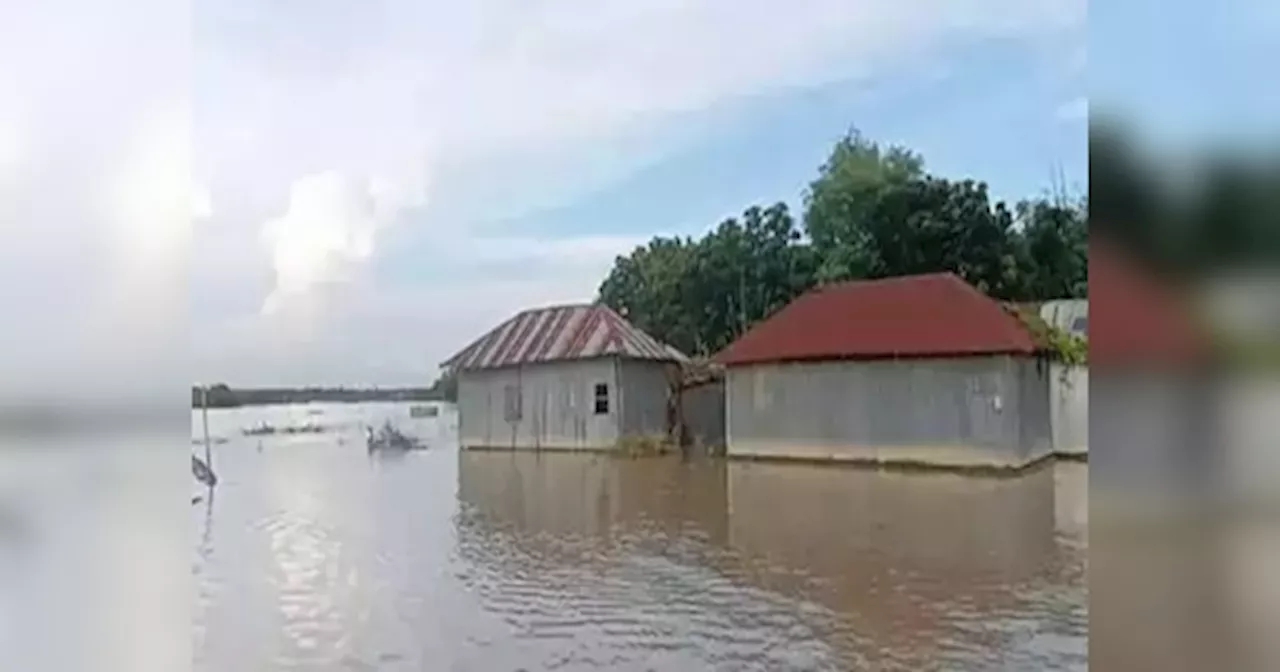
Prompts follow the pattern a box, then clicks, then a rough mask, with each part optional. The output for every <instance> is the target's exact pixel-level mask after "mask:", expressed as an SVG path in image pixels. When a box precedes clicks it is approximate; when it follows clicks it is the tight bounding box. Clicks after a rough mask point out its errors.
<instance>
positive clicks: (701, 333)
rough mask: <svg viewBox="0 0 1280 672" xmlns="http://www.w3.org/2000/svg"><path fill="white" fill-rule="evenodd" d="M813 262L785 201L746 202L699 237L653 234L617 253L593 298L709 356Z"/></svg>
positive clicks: (785, 296) (798, 285)
mask: <svg viewBox="0 0 1280 672" xmlns="http://www.w3.org/2000/svg"><path fill="white" fill-rule="evenodd" d="M814 265H815V264H814V261H813V256H812V254H811V252H810V250H809V248H808V246H807V245H805V244H803V243H802V242H801V234H800V230H799V228H798V226H797V223H796V221H795V218H793V217H792V216H791V213H790V212H789V210H788V209H787V206H786V204H784V203H776V204H774V205H772V206H769V207H767V208H760V207H751V208H748V209H747V210H746V211H744V212H743V214H742V216H741V217H740V218H729V219H727V220H725V221H723V222H721V223H720V225H719V226H718V227H717V228H716V229H715V230H714V231H712V232H711V233H709V234H707V235H706V236H704V237H703V238H702V239H700V240H697V241H694V240H691V239H688V238H684V239H671V238H655V239H654V240H652V241H651V242H650V243H649V245H647V246H644V247H638V248H636V249H635V250H634V251H633V252H632V253H631V254H630V255H629V256H626V257H619V258H618V259H617V261H616V262H615V264H614V267H613V269H612V270H611V271H610V273H609V275H608V277H606V278H605V280H604V282H603V283H601V285H600V291H599V300H600V301H602V302H604V303H605V304H606V305H609V306H611V307H612V308H614V309H615V310H617V311H618V312H619V313H620V314H622V315H623V316H625V317H627V318H628V319H630V320H631V321H632V322H633V323H634V324H635V325H636V326H637V327H640V328H641V329H644V330H645V331H647V332H649V333H650V334H653V335H654V336H656V337H658V338H660V339H662V340H664V341H666V342H667V343H670V344H671V345H673V346H675V347H677V348H679V349H680V350H682V351H684V352H687V353H691V354H709V353H712V352H715V351H716V350H718V349H720V348H722V347H724V346H725V345H727V344H728V343H729V342H730V341H732V340H733V339H734V338H736V337H737V336H739V335H740V334H741V333H742V332H743V331H744V330H745V329H746V328H748V327H750V326H751V325H752V324H754V323H755V322H757V321H759V320H760V319H761V318H763V317H765V316H767V315H768V314H770V313H771V312H773V311H775V310H777V309H778V308H780V307H782V306H783V305H785V304H786V303H787V302H789V301H790V300H791V299H793V298H794V297H795V296H796V295H797V294H798V293H799V292H802V291H804V290H805V289H807V288H808V287H809V286H810V285H811V284H812V278H813V268H814Z"/></svg>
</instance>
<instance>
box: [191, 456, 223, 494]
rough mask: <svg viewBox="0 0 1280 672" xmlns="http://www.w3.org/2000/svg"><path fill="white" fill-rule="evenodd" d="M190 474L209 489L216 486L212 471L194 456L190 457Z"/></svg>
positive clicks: (216, 479) (216, 480)
mask: <svg viewBox="0 0 1280 672" xmlns="http://www.w3.org/2000/svg"><path fill="white" fill-rule="evenodd" d="M191 473H192V475H194V476H195V477H196V480H197V481H200V482H201V483H203V484H205V485H207V486H209V487H210V488H212V487H213V486H215V485H217V484H218V477H217V476H216V475H215V474H214V473H213V470H212V469H210V468H209V465H207V464H205V463H204V460H202V459H200V458H198V457H196V456H195V455H192V456H191Z"/></svg>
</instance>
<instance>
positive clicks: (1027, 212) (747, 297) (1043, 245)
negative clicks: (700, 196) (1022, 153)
mask: <svg viewBox="0 0 1280 672" xmlns="http://www.w3.org/2000/svg"><path fill="white" fill-rule="evenodd" d="M1015 210H1016V213H1015V212H1011V211H1010V209H1009V208H1008V207H1006V206H1005V204H1004V203H1001V202H993V201H992V200H991V197H990V195H989V193H988V189H987V185H986V184H985V183H983V182H980V181H977V180H972V179H960V180H951V179H946V178H943V177H938V176H934V175H930V174H928V173H926V172H925V169H924V160H923V159H922V158H921V157H920V156H919V155H918V154H916V153H914V152H912V151H910V150H908V149H906V148H903V147H896V146H891V147H881V146H880V145H878V144H876V143H875V142H872V141H870V140H868V139H866V138H864V137H863V136H861V135H860V134H858V133H856V132H852V133H850V134H848V135H846V136H845V137H843V138H841V139H840V140H839V141H838V142H837V143H836V145H835V147H834V148H833V149H832V152H831V154H830V155H829V156H828V158H827V160H826V161H825V162H824V163H823V164H822V166H821V167H820V168H819V171H818V176H817V178H816V179H815V180H814V181H813V182H812V183H811V184H810V185H809V188H808V190H807V191H806V193H805V212H804V217H803V226H800V224H799V223H798V222H797V221H796V219H795V218H794V217H793V216H792V215H791V213H790V212H789V211H788V209H787V206H786V205H785V204H783V203H777V204H775V205H772V206H769V207H767V208H762V207H757V206H753V207H750V208H747V209H746V210H745V211H744V212H743V213H742V215H741V216H739V217H733V218H729V219H726V220H724V221H722V222H720V224H719V225H718V226H716V227H715V228H714V229H713V230H711V231H710V232H708V233H707V234H706V235H705V236H703V237H702V238H699V239H697V240H694V239H691V238H655V239H653V240H652V241H650V243H649V244H648V245H647V246H643V247H638V248H636V249H635V250H634V251H633V252H632V253H631V254H630V255H628V256H625V257H619V258H618V259H617V260H616V262H615V264H614V266H613V268H612V270H611V271H610V273H609V275H608V277H606V278H605V279H604V282H603V283H601V285H600V292H599V299H600V300H601V301H603V302H604V303H606V304H608V305H610V306H612V307H613V308H614V309H616V310H618V311H619V312H620V313H621V314H623V315H624V316H626V317H627V318H629V319H630V320H631V321H632V322H633V323H634V324H636V325H637V326H638V327H640V328H642V329H644V330H646V331H647V332H649V333H650V334H652V335H654V336H655V337H657V338H659V339H662V340H664V341H666V342H668V343H670V344H672V345H674V346H676V347H677V348H680V349H681V350H683V351H685V352H687V353H691V354H709V353H713V352H715V351H717V350H719V349H720V348H722V347H724V346H725V345H727V344H729V343H730V342H732V341H733V340H734V339H735V338H737V337H738V336H739V335H741V334H742V333H743V332H744V331H746V330H747V329H749V328H750V327H751V326H752V325H754V324H755V323H756V322H758V321H760V320H761V319H764V318H765V317H767V316H769V315H770V314H772V313H773V312H775V311H776V310H778V309H779V308H781V307H782V306H784V305H786V304H787V303H788V302H790V301H791V300H792V299H794V298H795V297H796V296H797V295H798V294H800V293H801V292H804V291H805V290H807V289H809V288H810V287H812V286H814V285H815V284H820V283H825V282H832V281H838V280H844V279H855V278H879V277H890V276H898V275H907V274H917V273H933V272H938V271H953V272H955V273H957V274H958V275H960V276H961V277H963V278H965V279H966V280H968V281H969V282H970V283H972V284H974V285H975V286H977V287H978V288H979V289H982V290H983V291H985V292H988V293H989V294H991V295H993V296H995V297H997V298H1002V299H1010V300H1035V299H1056V298H1063V297H1066V296H1083V295H1084V293H1085V291H1086V256H1085V254H1086V239H1087V226H1086V222H1087V220H1088V217H1087V204H1086V203H1084V202H1082V203H1081V204H1078V205H1075V204H1069V203H1065V202H1058V201H1053V202H1051V201H1048V200H1039V201H1028V202H1025V203H1022V204H1019V205H1018V207H1017V208H1016V209H1015Z"/></svg>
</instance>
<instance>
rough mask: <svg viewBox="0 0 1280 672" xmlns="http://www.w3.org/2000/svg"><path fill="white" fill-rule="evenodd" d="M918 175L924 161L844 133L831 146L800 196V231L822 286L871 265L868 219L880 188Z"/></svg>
mask: <svg viewBox="0 0 1280 672" xmlns="http://www.w3.org/2000/svg"><path fill="white" fill-rule="evenodd" d="M923 175H924V159H923V158H922V157H921V156H920V155H918V154H916V153H915V152H912V151H911V150H909V149H907V148H905V147H899V146H889V147H881V146H880V145H879V144H877V143H875V142H872V141H871V140H868V139H867V138H866V137H864V136H863V135H862V134H861V133H859V132H858V131H856V130H855V131H850V132H849V133H848V134H846V135H845V136H844V137H842V138H841V139H840V140H839V141H838V142H836V144H835V147H833V148H832V150H831V154H830V155H829V156H828V157H827V160H826V161H825V162H824V163H823V164H822V166H820V167H819V168H818V177H817V178H816V179H815V180H813V182H811V183H810V184H809V188H808V190H807V192H806V193H805V199H804V200H805V213H804V228H805V233H807V234H808V237H809V240H810V241H811V243H812V245H813V248H814V253H815V254H816V255H817V258H818V260H819V265H818V269H817V278H818V280H820V281H823V282H829V281H834V280H844V279H848V278H860V277H865V276H866V275H867V274H868V273H869V272H870V271H871V270H872V266H873V264H874V261H873V257H874V253H873V251H872V250H871V249H870V247H871V245H872V242H871V241H870V240H869V239H868V230H867V229H868V220H869V218H870V217H872V212H873V210H874V208H875V207H876V203H877V202H878V201H879V200H880V199H881V197H882V196H883V193H884V192H885V191H886V190H890V189H893V188H894V187H895V186H898V185H901V184H902V183H904V182H906V181H909V180H912V179H916V178H919V177H921V176H923Z"/></svg>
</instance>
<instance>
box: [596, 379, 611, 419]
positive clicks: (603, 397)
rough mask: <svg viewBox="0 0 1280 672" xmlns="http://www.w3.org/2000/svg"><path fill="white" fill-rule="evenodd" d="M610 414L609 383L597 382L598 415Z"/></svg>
mask: <svg viewBox="0 0 1280 672" xmlns="http://www.w3.org/2000/svg"><path fill="white" fill-rule="evenodd" d="M608 414H609V384H608V383H596V415H608Z"/></svg>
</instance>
